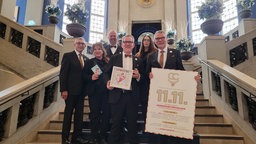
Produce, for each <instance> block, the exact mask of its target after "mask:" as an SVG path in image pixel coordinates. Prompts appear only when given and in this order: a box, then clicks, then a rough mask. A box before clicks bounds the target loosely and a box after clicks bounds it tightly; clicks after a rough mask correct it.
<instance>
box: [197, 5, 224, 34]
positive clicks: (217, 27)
mask: <svg viewBox="0 0 256 144" xmlns="http://www.w3.org/2000/svg"><path fill="white" fill-rule="evenodd" d="M197 8H198V16H199V18H200V19H202V20H204V19H205V21H204V22H203V23H202V24H201V30H202V31H203V32H204V33H206V34H208V35H215V34H217V33H219V32H220V31H221V30H222V26H223V21H222V20H221V19H220V18H221V14H222V13H223V9H224V7H223V2H222V0H206V1H205V2H203V3H202V5H201V6H198V7H197Z"/></svg>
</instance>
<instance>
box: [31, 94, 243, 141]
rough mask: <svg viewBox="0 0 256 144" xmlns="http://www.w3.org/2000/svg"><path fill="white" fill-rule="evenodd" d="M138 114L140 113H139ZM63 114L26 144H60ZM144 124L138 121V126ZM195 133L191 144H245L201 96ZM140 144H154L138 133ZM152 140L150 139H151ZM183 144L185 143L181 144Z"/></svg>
mask: <svg viewBox="0 0 256 144" xmlns="http://www.w3.org/2000/svg"><path fill="white" fill-rule="evenodd" d="M84 110H85V113H84V121H85V122H84V129H83V133H85V134H88V133H90V129H89V128H88V126H89V119H88V114H89V113H88V112H89V107H88V101H87V99H86V100H85V107H84ZM139 114H140V112H139ZM62 119H63V112H59V116H58V118H57V119H53V120H51V121H50V122H49V124H48V128H47V129H44V130H39V131H38V132H37V138H36V141H33V142H30V143H27V144H55V143H56V144H57V143H61V128H62ZM142 123H144V122H143V121H141V120H138V124H142ZM195 132H196V133H197V134H195V135H194V138H195V136H196V138H198V137H199V142H198V141H196V140H194V142H193V144H198V143H200V144H245V143H244V140H243V137H242V136H240V135H237V134H235V133H234V131H233V126H232V124H229V123H225V121H224V117H223V115H222V114H219V113H217V111H216V109H215V107H214V106H210V104H209V101H208V100H207V99H204V96H203V95H197V101H196V115H195ZM138 134H139V136H140V144H154V142H153V143H152V142H151V143H150V142H149V137H150V134H147V133H142V132H139V133H138ZM151 139H152V138H151ZM182 144H185V143H182Z"/></svg>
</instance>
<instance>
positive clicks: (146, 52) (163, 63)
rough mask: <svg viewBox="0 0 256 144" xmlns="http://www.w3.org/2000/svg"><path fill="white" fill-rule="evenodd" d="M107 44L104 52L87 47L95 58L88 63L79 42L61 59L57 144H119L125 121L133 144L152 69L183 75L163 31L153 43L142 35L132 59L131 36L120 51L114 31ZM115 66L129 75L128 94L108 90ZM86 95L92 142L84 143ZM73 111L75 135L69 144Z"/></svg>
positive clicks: (163, 140)
mask: <svg viewBox="0 0 256 144" xmlns="http://www.w3.org/2000/svg"><path fill="white" fill-rule="evenodd" d="M108 39H109V44H108V45H107V46H105V47H104V46H103V44H102V43H100V42H97V43H94V44H93V45H92V48H93V55H94V56H95V57H94V58H92V59H88V58H87V57H86V56H84V55H82V51H83V50H84V48H85V47H86V42H85V40H84V39H83V38H81V37H80V38H76V39H75V41H74V47H75V50H74V51H72V52H69V53H65V54H64V56H63V59H62V63H61V70H60V92H61V97H62V98H63V99H64V100H65V104H66V106H65V110H64V120H63V127H62V144H67V143H81V144H98V143H99V144H121V142H120V137H121V134H122V133H121V131H122V128H123V123H124V120H125V121H127V129H128V132H127V140H128V143H129V144H138V143H139V138H138V134H137V131H138V130H137V120H138V105H139V104H140V105H141V108H142V115H143V120H144V121H145V119H146V111H147V101H148V94H149V83H150V78H152V77H153V74H152V73H151V68H153V67H154V68H163V69H176V70H184V68H183V65H182V60H181V57H180V53H179V51H178V50H175V49H170V50H167V38H166V35H165V32H164V31H162V30H159V31H156V33H155V34H154V41H153V40H152V38H151V37H150V36H149V35H145V36H144V37H143V39H142V43H141V46H140V49H139V52H138V53H136V55H133V48H134V47H135V44H134V37H133V36H132V35H125V36H124V37H123V38H122V42H121V46H120V45H119V44H118V39H117V33H116V31H110V32H109V34H108ZM115 66H117V67H122V68H125V69H128V70H132V71H133V74H132V81H131V87H130V89H128V90H127V89H126V90H124V89H121V88H116V87H112V86H111V85H110V78H111V74H112V71H113V67H115ZM195 79H196V80H198V79H200V76H199V75H198V76H196V77H195ZM86 95H88V97H89V107H90V115H89V118H90V128H91V136H90V139H89V140H87V139H85V138H84V137H83V136H82V127H83V110H84V98H85V96H86ZM73 111H74V129H73V134H72V137H71V141H70V129H71V121H72V114H73ZM110 123H111V124H110ZM144 128H145V127H144ZM109 129H110V133H109V134H108V131H109ZM156 137H157V142H156V143H157V144H169V143H171V141H170V137H168V136H163V135H157V136H156ZM177 139H179V138H177ZM180 139H181V138H180Z"/></svg>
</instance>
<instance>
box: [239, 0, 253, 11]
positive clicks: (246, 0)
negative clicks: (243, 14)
mask: <svg viewBox="0 0 256 144" xmlns="http://www.w3.org/2000/svg"><path fill="white" fill-rule="evenodd" d="M254 4H255V1H254V0H238V1H237V5H236V6H237V8H238V9H239V10H248V9H250V8H251V7H252V6H253V5H254Z"/></svg>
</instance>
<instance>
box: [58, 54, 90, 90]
mask: <svg viewBox="0 0 256 144" xmlns="http://www.w3.org/2000/svg"><path fill="white" fill-rule="evenodd" d="M83 58H84V61H86V60H88V58H87V57H86V56H83ZM84 63H85V62H84ZM84 87H85V83H84V82H83V79H82V67H81V64H80V62H79V59H78V57H77V55H76V52H75V51H72V52H69V53H65V54H64V55H63V58H62V62H61V69H60V92H63V91H68V93H69V94H70V95H80V94H84V92H85V91H84Z"/></svg>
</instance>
